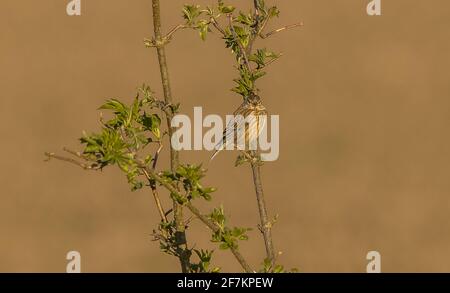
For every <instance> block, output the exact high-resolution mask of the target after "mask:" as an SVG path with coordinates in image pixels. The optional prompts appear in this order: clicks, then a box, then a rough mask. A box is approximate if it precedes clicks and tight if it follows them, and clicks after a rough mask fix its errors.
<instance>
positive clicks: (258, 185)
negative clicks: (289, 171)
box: [251, 162, 275, 265]
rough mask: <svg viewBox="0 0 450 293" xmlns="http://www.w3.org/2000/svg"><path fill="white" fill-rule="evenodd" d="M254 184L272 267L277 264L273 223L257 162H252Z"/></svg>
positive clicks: (268, 256)
mask: <svg viewBox="0 0 450 293" xmlns="http://www.w3.org/2000/svg"><path fill="white" fill-rule="evenodd" d="M251 167H252V174H253V183H254V185H255V191H256V200H257V202H258V210H259V217H260V221H261V225H260V227H261V231H262V234H263V238H264V244H265V247H266V254H267V258H268V259H269V260H270V261H271V263H272V265H274V264H275V250H274V247H273V242H272V223H271V221H270V220H269V217H268V215H267V208H266V202H265V200H264V192H263V188H262V182H261V171H260V165H259V163H257V162H251Z"/></svg>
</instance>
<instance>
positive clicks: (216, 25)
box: [210, 17, 226, 36]
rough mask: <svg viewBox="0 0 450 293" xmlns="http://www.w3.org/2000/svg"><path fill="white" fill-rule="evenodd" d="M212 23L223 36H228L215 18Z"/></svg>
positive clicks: (212, 18)
mask: <svg viewBox="0 0 450 293" xmlns="http://www.w3.org/2000/svg"><path fill="white" fill-rule="evenodd" d="M210 21H211V23H212V25H213V26H214V27H215V28H216V29H217V30H218V31H219V32H220V33H221V34H222V35H223V36H225V35H226V33H225V31H224V30H223V28H222V27H220V24H219V23H218V22H217V20H216V19H215V18H214V17H211V20H210Z"/></svg>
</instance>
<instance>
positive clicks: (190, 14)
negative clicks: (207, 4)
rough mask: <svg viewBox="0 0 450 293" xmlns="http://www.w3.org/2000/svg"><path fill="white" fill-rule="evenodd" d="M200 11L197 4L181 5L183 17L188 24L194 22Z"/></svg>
mask: <svg viewBox="0 0 450 293" xmlns="http://www.w3.org/2000/svg"><path fill="white" fill-rule="evenodd" d="M201 13H202V11H201V10H200V6H199V5H184V7H183V17H184V19H185V20H186V23H187V24H189V25H193V24H195V22H196V20H197V18H198V17H199V16H200V15H201Z"/></svg>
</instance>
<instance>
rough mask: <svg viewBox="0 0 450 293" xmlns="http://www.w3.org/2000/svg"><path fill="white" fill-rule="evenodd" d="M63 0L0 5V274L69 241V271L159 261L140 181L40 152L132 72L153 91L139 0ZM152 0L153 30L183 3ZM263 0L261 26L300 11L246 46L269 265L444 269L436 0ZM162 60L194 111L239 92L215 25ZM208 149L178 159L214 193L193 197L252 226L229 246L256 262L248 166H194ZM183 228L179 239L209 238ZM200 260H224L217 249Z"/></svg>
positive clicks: (443, 56)
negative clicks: (259, 114) (271, 118)
mask: <svg viewBox="0 0 450 293" xmlns="http://www.w3.org/2000/svg"><path fill="white" fill-rule="evenodd" d="M68 2H69V0H67V1H63V0H45V1H35V0H2V1H1V3H0V97H1V98H0V135H1V136H0V137H1V141H2V143H1V147H0V150H1V153H2V159H1V169H0V178H1V187H0V188H1V189H0V233H1V234H0V271H2V272H7V271H8V272H9V271H12V272H64V271H65V266H66V260H65V255H66V253H67V252H68V251H70V250H77V251H80V252H81V256H82V270H83V271H84V272H169V271H177V270H178V263H177V260H176V259H174V258H171V257H168V256H164V255H162V254H161V253H160V251H159V249H158V244H157V243H156V242H152V241H151V237H150V236H149V234H150V233H151V231H152V229H153V228H154V226H155V224H156V222H157V220H158V216H157V213H156V210H155V208H154V206H153V201H152V198H151V195H150V193H149V192H148V191H145V190H144V191H139V192H137V193H131V192H130V191H129V186H128V185H127V183H126V179H125V178H124V177H123V176H122V175H121V174H120V172H118V171H117V170H115V169H107V170H105V171H104V172H103V173H89V172H85V171H82V170H81V169H78V168H77V167H74V166H71V165H68V164H64V163H61V162H57V161H54V162H52V163H44V162H43V159H44V155H43V153H44V152H45V151H60V150H61V147H62V146H68V147H71V148H77V147H78V142H77V138H78V137H79V136H80V135H81V131H82V130H96V129H98V112H97V111H96V108H97V107H98V106H99V105H100V104H101V103H102V102H103V101H104V100H105V99H106V98H111V97H120V98H122V99H125V100H127V101H131V99H132V97H133V96H134V94H135V92H136V88H137V87H138V86H139V85H141V84H142V83H144V82H146V83H149V84H150V85H152V88H153V89H154V90H155V91H156V92H157V93H158V94H159V95H161V86H160V77H159V71H158V63H157V59H156V56H155V52H154V51H153V50H151V49H145V48H144V46H143V43H142V40H143V38H144V37H149V36H151V33H152V19H151V1H150V0H133V1H125V0H115V1H107V0H97V1H91V0H83V1H82V5H83V7H82V13H83V15H82V16H80V17H69V16H67V15H66V12H65V6H66V4H67V3H68ZM162 2H163V5H162V9H163V18H164V27H165V31H167V30H168V29H169V28H171V27H173V26H174V25H176V24H178V23H179V22H180V21H181V7H182V5H183V4H184V3H185V2H186V1H185V0H164V1H162ZM187 2H197V3H199V4H210V3H213V2H214V1H213V0H208V1H205V0H195V1H187ZM231 2H232V3H233V2H234V4H238V2H243V3H241V4H242V5H243V6H244V7H246V5H247V4H248V3H247V2H250V1H231ZM267 2H268V3H274V2H276V4H277V5H278V6H279V8H280V9H281V11H282V14H281V17H280V18H279V19H278V20H276V21H275V22H273V23H272V24H271V26H270V28H276V27H279V26H282V25H286V24H291V23H295V22H297V21H299V20H303V21H304V22H305V27H304V28H302V29H295V30H291V31H288V32H284V33H282V34H279V35H276V36H274V37H273V38H272V39H271V40H269V41H265V42H264V44H263V43H262V42H259V43H258V45H259V46H267V47H268V48H272V49H274V50H275V51H282V52H283V53H284V57H283V58H282V59H281V60H279V61H277V62H276V63H274V64H273V65H272V66H271V68H270V70H269V74H268V75H267V76H266V77H264V79H263V80H262V82H261V83H260V88H261V90H262V92H261V94H262V96H263V98H264V101H265V104H266V106H267V107H268V108H269V110H270V112H271V113H272V114H280V120H281V142H280V148H281V150H280V158H279V160H278V161H276V162H273V163H269V164H267V165H266V166H265V167H264V168H263V181H264V188H265V192H266V200H267V204H268V206H269V209H270V213H271V214H272V215H274V214H279V215H280V217H279V221H278V224H277V225H276V226H275V228H274V231H273V233H274V241H275V245H276V248H277V250H280V251H282V252H283V254H282V256H281V257H280V262H281V263H283V264H285V265H286V267H287V268H290V267H297V268H299V269H300V270H301V271H304V272H364V271H365V268H366V264H367V261H366V259H365V256H366V253H367V252H368V251H370V250H377V251H379V252H380V253H381V255H382V270H383V271H384V272H400V271H401V272H423V271H433V272H443V271H450V221H449V219H450V214H449V210H450V197H449V195H450V180H449V178H448V176H449V174H450V148H449V142H450V139H449V134H448V126H449V125H450V124H449V122H450V115H449V114H450V110H449V109H450V99H449V94H450V83H449V82H448V78H449V68H450V57H449V52H450V41H449V38H448V30H449V28H450V3H449V1H445V0H433V1H418V0H414V1H411V0H396V1H382V3H383V7H382V12H383V16H381V17H369V16H367V14H366V11H365V9H366V5H367V3H368V2H369V0H352V1H350V0H347V1H331V0H296V1H287V0H284V1H270V0H268V1H267ZM247 6H248V5H247ZM168 58H169V59H168V60H169V66H170V74H171V79H172V84H173V91H174V95H175V97H176V99H177V100H179V101H181V102H182V111H183V112H185V113H188V114H190V115H191V114H192V110H193V107H194V106H200V105H201V106H203V107H204V111H205V113H218V114H221V115H225V114H228V113H231V112H232V111H233V110H234V109H235V108H236V107H237V105H238V104H239V103H240V100H239V97H238V96H237V95H235V94H233V93H231V92H230V91H229V89H230V88H231V87H232V86H233V84H232V79H233V78H234V77H235V75H236V72H235V70H234V69H233V67H232V65H233V63H232V62H233V57H232V56H231V54H230V53H229V52H228V51H227V50H225V49H224V46H223V43H222V41H221V40H220V39H219V38H218V37H217V35H216V36H213V35H211V36H210V37H209V40H208V41H207V42H201V41H200V39H199V38H198V36H197V35H196V33H194V32H192V31H183V32H181V33H178V34H177V35H176V38H175V39H174V41H173V42H172V43H171V44H170V45H169V47H168ZM210 155H211V153H209V152H206V151H201V152H194V151H192V152H183V153H182V159H183V161H185V162H191V163H194V162H205V164H206V166H207V167H208V169H209V175H208V177H207V179H206V182H207V183H208V184H209V185H212V186H217V187H218V188H219V191H218V192H217V193H216V194H215V199H214V201H213V203H208V204H204V205H202V209H203V210H204V211H207V210H208V209H209V208H211V207H212V206H217V205H219V204H221V203H223V204H224V206H225V209H226V210H227V212H228V214H229V215H230V217H231V223H232V224H235V225H239V226H250V227H254V228H255V229H254V230H253V231H252V232H251V233H250V236H251V240H250V241H249V242H245V243H242V245H241V247H242V252H243V254H244V255H246V256H247V257H248V259H249V261H250V262H251V264H252V265H253V266H257V265H258V264H259V263H260V262H261V261H262V259H263V255H264V249H263V243H262V240H261V236H260V235H259V232H258V231H257V229H256V224H257V223H258V212H257V208H256V200H255V196H254V191H253V186H252V182H251V172H250V170H249V168H248V167H240V168H235V167H234V166H233V165H234V159H235V156H236V153H233V152H225V153H223V154H220V155H219V156H218V157H217V159H216V160H215V161H214V162H213V163H212V164H210V165H208V159H209V157H210ZM165 205H166V206H168V205H169V203H168V202H167V201H165ZM192 226H193V227H192V229H191V232H190V233H189V235H188V237H189V240H190V243H191V244H193V243H194V242H195V243H197V247H210V248H214V247H215V245H214V244H211V243H209V240H208V239H209V231H208V230H207V229H206V228H205V227H203V226H202V225H201V224H200V223H198V222H197V221H194V223H193V225H192ZM214 263H215V264H217V265H219V266H221V267H222V268H223V270H224V271H237V270H239V269H240V267H239V265H238V264H237V263H236V261H235V260H234V259H233V258H232V257H231V255H230V254H229V252H223V251H218V253H217V256H216V260H215V262H214Z"/></svg>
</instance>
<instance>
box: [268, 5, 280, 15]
mask: <svg viewBox="0 0 450 293" xmlns="http://www.w3.org/2000/svg"><path fill="white" fill-rule="evenodd" d="M267 13H268V15H269V17H271V18H273V17H279V16H280V10H279V9H278V8H277V7H276V6H273V7H270V8H269V11H268V12H267Z"/></svg>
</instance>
